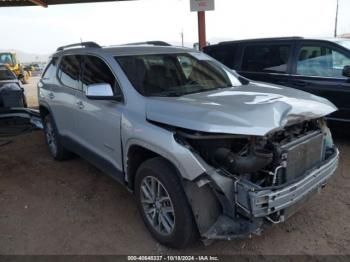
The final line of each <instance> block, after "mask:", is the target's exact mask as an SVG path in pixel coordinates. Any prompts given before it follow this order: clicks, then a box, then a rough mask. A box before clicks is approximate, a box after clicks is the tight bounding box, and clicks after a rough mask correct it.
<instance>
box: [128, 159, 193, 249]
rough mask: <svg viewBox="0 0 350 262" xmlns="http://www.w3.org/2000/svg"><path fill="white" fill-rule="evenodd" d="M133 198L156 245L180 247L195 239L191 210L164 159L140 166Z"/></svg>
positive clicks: (181, 187) (153, 160) (177, 180)
mask: <svg viewBox="0 0 350 262" xmlns="http://www.w3.org/2000/svg"><path fill="white" fill-rule="evenodd" d="M152 181H153V182H152ZM135 196H136V201H137V207H138V209H139V212H140V214H141V217H142V219H143V221H144V223H145V225H146V227H147V228H148V230H149V231H150V233H151V235H152V236H153V237H154V238H155V239H156V240H157V241H158V242H159V243H161V244H162V245H164V246H167V247H170V248H182V247H185V246H188V245H190V244H191V243H193V242H194V241H195V240H196V238H197V235H198V234H197V226H196V224H195V222H194V218H193V215H192V209H191V207H190V205H189V203H188V200H187V197H186V194H185V192H184V189H183V186H182V183H181V181H180V179H179V177H178V176H177V172H176V170H175V168H174V167H173V166H172V165H171V164H170V163H169V162H168V161H167V160H165V159H164V158H162V157H155V158H152V159H149V160H146V161H145V162H144V163H142V164H141V165H140V167H139V168H138V170H137V172H136V177H135Z"/></svg>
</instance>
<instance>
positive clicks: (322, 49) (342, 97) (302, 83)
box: [290, 41, 350, 121]
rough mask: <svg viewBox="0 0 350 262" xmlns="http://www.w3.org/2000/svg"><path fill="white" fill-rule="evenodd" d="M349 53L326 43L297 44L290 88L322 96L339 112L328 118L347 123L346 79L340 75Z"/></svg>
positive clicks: (349, 94)
mask: <svg viewBox="0 0 350 262" xmlns="http://www.w3.org/2000/svg"><path fill="white" fill-rule="evenodd" d="M345 65H350V52H348V51H347V50H346V49H343V48H341V47H339V46H337V45H336V44H334V43H331V42H327V41H300V43H299V44H298V45H297V48H296V56H295V61H294V63H293V68H292V75H291V79H290V83H291V86H292V87H294V88H297V89H301V90H304V91H307V92H309V93H312V94H315V95H318V96H321V97H325V98H327V99H328V100H330V101H331V102H333V103H334V104H335V105H336V106H337V107H338V108H339V111H337V112H335V113H333V114H332V115H330V118H331V119H336V120H342V121H350V79H349V78H347V77H344V76H343V75H342V70H343V67H344V66H345Z"/></svg>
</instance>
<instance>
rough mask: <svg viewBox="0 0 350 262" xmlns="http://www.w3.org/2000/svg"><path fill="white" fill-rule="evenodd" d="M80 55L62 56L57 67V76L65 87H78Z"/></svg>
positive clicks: (79, 86)
mask: <svg viewBox="0 0 350 262" xmlns="http://www.w3.org/2000/svg"><path fill="white" fill-rule="evenodd" d="M80 65H81V56H80V55H67V56H63V57H62V59H61V62H60V65H59V68H58V78H59V80H60V81H61V82H62V84H64V85H65V86H67V87H70V88H74V89H80V88H81V85H80Z"/></svg>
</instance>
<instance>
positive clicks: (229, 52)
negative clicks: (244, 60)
mask: <svg viewBox="0 0 350 262" xmlns="http://www.w3.org/2000/svg"><path fill="white" fill-rule="evenodd" d="M236 50H237V48H236V47H235V46H229V45H223V46H220V45H218V46H215V47H212V48H211V47H210V46H209V47H208V49H207V50H206V51H205V52H206V53H207V54H208V55H210V56H212V57H214V58H215V59H216V60H218V61H220V62H221V63H223V64H224V65H225V66H227V67H229V68H233V62H234V58H235V55H236Z"/></svg>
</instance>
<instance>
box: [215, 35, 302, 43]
mask: <svg viewBox="0 0 350 262" xmlns="http://www.w3.org/2000/svg"><path fill="white" fill-rule="evenodd" d="M299 39H304V38H303V37H301V36H284V37H267V38H249V39H238V40H232V41H222V42H219V43H218V44H219V45H224V44H230V43H238V42H254V41H279V40H299Z"/></svg>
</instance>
